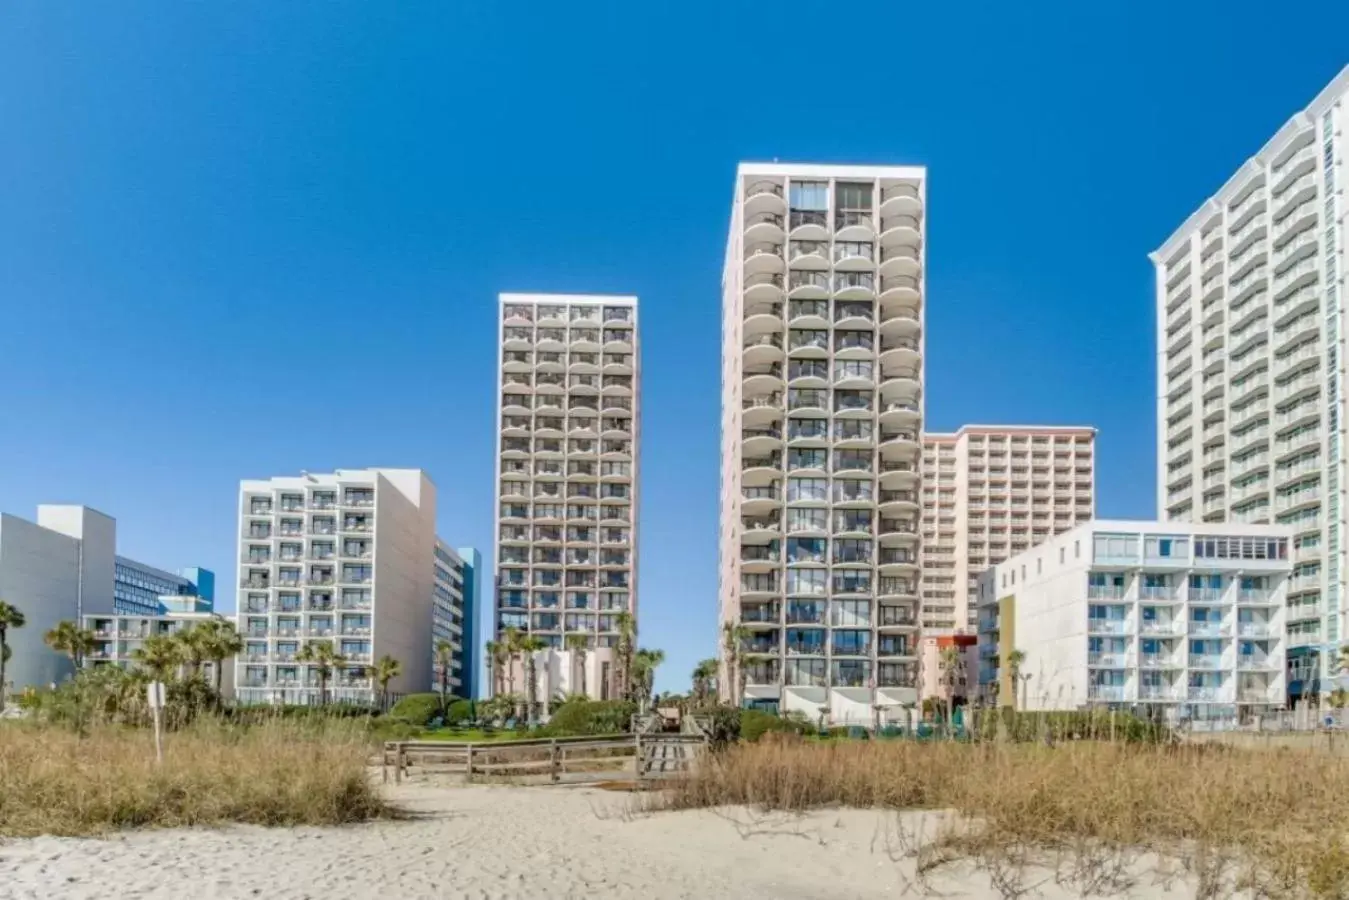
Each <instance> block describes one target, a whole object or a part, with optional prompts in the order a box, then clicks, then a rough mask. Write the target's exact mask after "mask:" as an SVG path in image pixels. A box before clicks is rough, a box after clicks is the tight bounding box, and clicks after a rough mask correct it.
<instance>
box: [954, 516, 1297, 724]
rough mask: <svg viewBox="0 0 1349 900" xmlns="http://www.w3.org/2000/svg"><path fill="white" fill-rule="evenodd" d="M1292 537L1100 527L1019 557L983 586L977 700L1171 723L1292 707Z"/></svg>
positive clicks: (1084, 528) (1214, 528)
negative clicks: (1154, 715) (1288, 661)
mask: <svg viewBox="0 0 1349 900" xmlns="http://www.w3.org/2000/svg"><path fill="white" fill-rule="evenodd" d="M1289 539H1290V532H1289V529H1287V528H1283V527H1279V526H1275V525H1234V524H1205V523H1197V524H1188V523H1177V522H1116V521H1099V520H1098V521H1091V522H1087V523H1084V524H1082V525H1079V526H1078V527H1076V528H1073V529H1071V530H1069V531H1066V532H1064V533H1063V534H1060V535H1056V536H1055V537H1052V538H1050V539H1049V540H1048V541H1046V542H1044V543H1043V544H1039V545H1037V546H1035V547H1033V548H1032V549H1030V550H1027V551H1025V552H1023V553H1019V554H1017V555H1015V556H1013V557H1011V558H1010V559H1008V560H1007V561H1005V562H1003V563H1001V564H999V565H996V566H994V567H993V568H991V569H989V570H988V571H987V572H985V573H984V574H983V575H981V576H980V578H979V607H978V608H979V659H980V665H979V678H978V683H979V686H980V689H981V692H980V696H981V697H982V699H984V700H985V701H987V702H996V703H998V704H1000V705H1003V706H1012V705H1015V706H1017V707H1019V708H1022V709H1028V710H1062V709H1079V708H1082V707H1084V706H1101V707H1109V708H1117V707H1118V708H1122V709H1132V708H1136V707H1137V706H1138V705H1143V706H1152V707H1155V708H1156V709H1157V711H1158V712H1159V713H1161V715H1162V716H1163V717H1164V718H1167V719H1172V720H1175V719H1181V718H1185V719H1232V718H1249V717H1252V716H1255V715H1259V714H1260V713H1264V712H1270V711H1272V710H1276V709H1282V708H1284V706H1285V703H1286V692H1285V672H1284V649H1285V638H1284V614H1285V600H1286V599H1287V592H1288V587H1289V584H1288V573H1289V571H1290V569H1291V565H1292V563H1291V560H1290V559H1289V555H1290V551H1289V546H1288V545H1289ZM1014 651H1017V652H1019V653H1020V654H1021V660H1020V664H1019V665H1016V663H1015V661H1014V660H1013V659H1012V658H1011V654H1012V653H1013V652H1014ZM1014 677H1015V681H1014V680H1013V679H1014Z"/></svg>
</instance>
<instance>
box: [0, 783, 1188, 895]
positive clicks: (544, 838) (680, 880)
mask: <svg viewBox="0 0 1349 900" xmlns="http://www.w3.org/2000/svg"><path fill="white" fill-rule="evenodd" d="M390 794H391V797H392V798H393V799H394V800H395V801H396V802H397V803H398V804H399V805H400V806H402V807H403V808H404V809H406V810H408V811H409V812H410V813H411V814H412V818H410V819H408V820H406V821H388V822H376V823H372V824H367V825H360V826H353V827H349V828H295V829H264V828H256V827H235V828H226V829H178V830H169V831H143V832H132V833H127V834H121V835H115V836H113V837H111V838H108V839H104V840H89V839H65V838H37V839H32V840H19V841H10V842H5V843H3V844H0V898H6V900H8V898H42V900H49V898H78V900H84V898H89V900H92V898H109V897H112V898H123V897H136V898H150V900H161V898H162V900H170V898H172V900H181V898H184V897H191V898H194V900H205V898H244V897H266V898H277V900H290V898H323V900H342V898H367V897H376V896H379V897H392V898H409V900H411V898H450V897H454V898H458V897H464V898H526V897H528V898H538V897H641V898H661V900H664V898H681V897H690V898H694V897H696V898H709V897H755V898H758V897H763V898H817V897H818V898H824V897H828V898H838V897H849V898H872V897H896V896H901V895H906V896H913V897H921V896H937V895H938V894H937V893H936V892H940V895H942V896H948V897H950V896H959V897H966V898H973V900H983V898H989V900H992V898H1000V897H1002V896H1004V894H1003V893H1002V892H1000V891H998V890H996V889H995V888H994V887H992V886H991V885H990V882H989V878H988V876H987V875H985V874H982V873H978V872H972V871H970V870H968V869H951V870H946V871H944V872H943V874H942V875H940V876H938V877H936V878H934V879H933V880H931V881H930V883H929V884H928V885H927V887H928V888H930V889H931V890H932V891H933V892H934V893H927V892H925V891H924V890H922V889H920V885H919V883H918V882H917V880H916V879H915V877H914V862H913V860H912V859H910V858H906V857H905V850H904V845H903V842H902V840H901V839H900V838H898V837H897V835H898V833H899V830H900V829H899V820H898V819H897V817H896V816H895V814H893V813H880V812H870V811H858V810H836V811H825V812H817V813H813V814H810V815H807V816H788V815H765V814H762V813H753V812H750V811H748V810H744V809H731V810H722V811H717V812H712V811H698V812H680V813H659V814H655V815H644V814H643V815H633V814H632V812H631V810H632V806H633V798H632V797H631V796H629V795H626V794H621V793H613V792H607V791H601V790H597V789H593V788H527V787H526V788H521V787H482V786H474V787H468V786H431V785H427V784H424V783H422V784H405V785H403V786H401V787H398V788H396V789H394V790H392V791H391V792H390ZM939 818H940V817H939V816H934V815H931V814H928V815H920V814H916V813H911V814H907V815H906V816H905V818H904V825H905V827H907V828H908V829H909V830H910V831H912V830H913V829H917V828H925V829H927V830H928V832H931V831H933V830H934V829H935V828H937V827H938V825H939ZM1026 883H1028V884H1039V885H1040V887H1039V888H1038V890H1037V891H1035V892H1033V893H1032V894H1030V895H1029V896H1041V897H1045V898H1048V900H1056V898H1070V897H1078V896H1081V894H1080V892H1078V891H1076V890H1070V889H1067V888H1064V887H1059V886H1057V885H1055V884H1054V883H1053V881H1052V879H1050V880H1049V881H1048V882H1046V876H1045V874H1044V873H1039V874H1036V873H1027V881H1026ZM1128 895H1129V896H1131V897H1154V896H1155V897H1170V898H1182V897H1187V896H1193V894H1192V892H1191V891H1189V890H1186V889H1185V885H1183V884H1173V885H1172V886H1171V890H1170V891H1169V892H1168V891H1166V890H1165V889H1164V888H1163V886H1161V885H1159V884H1156V883H1155V879H1154V878H1153V877H1152V876H1150V875H1149V876H1144V877H1143V878H1141V879H1140V880H1139V883H1138V884H1137V885H1135V887H1134V889H1133V890H1131V891H1130V892H1129V894H1128Z"/></svg>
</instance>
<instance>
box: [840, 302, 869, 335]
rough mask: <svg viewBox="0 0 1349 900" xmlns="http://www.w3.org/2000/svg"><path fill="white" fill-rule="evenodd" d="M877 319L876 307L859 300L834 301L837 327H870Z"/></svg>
mask: <svg viewBox="0 0 1349 900" xmlns="http://www.w3.org/2000/svg"><path fill="white" fill-rule="evenodd" d="M875 321H876V307H875V306H873V305H872V304H870V303H865V302H861V301H858V300H851V301H843V300H838V301H835V302H834V326H835V327H836V328H847V329H850V330H851V329H861V328H870V327H872V325H873V324H874V323H875Z"/></svg>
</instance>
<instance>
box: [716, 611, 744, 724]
mask: <svg viewBox="0 0 1349 900" xmlns="http://www.w3.org/2000/svg"><path fill="white" fill-rule="evenodd" d="M747 640H749V629H748V628H746V627H745V626H744V625H737V624H735V623H734V622H727V623H725V624H724V625H722V626H721V648H722V651H723V652H724V653H725V659H726V688H727V695H728V696H727V699H728V700H729V701H730V703H731V705H732V706H739V705H740V703H741V698H742V697H743V696H744V693H745V686H744V679H743V673H742V672H741V665H740V648H741V647H742V646H743V645H744V643H745V641H747Z"/></svg>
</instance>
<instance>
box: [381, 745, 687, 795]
mask: <svg viewBox="0 0 1349 900" xmlns="http://www.w3.org/2000/svg"><path fill="white" fill-rule="evenodd" d="M706 745H707V739H706V738H705V737H703V736H702V735H685V734H616V735H596V736H584V737H570V738H533V739H526V740H518V741H481V742H468V741H388V742H386V743H385V744H384V749H383V753H382V757H381V760H380V768H381V771H382V774H383V778H384V781H385V782H387V781H388V780H389V770H390V768H392V769H393V778H394V781H395V782H396V783H402V781H403V778H404V777H405V776H406V777H411V776H412V775H418V774H420V775H460V776H462V777H463V779H464V781H466V782H469V783H472V782H474V781H476V780H478V779H480V778H483V779H493V780H496V779H504V780H527V783H531V784H532V783H543V784H584V783H587V782H599V781H614V780H624V779H634V778H635V779H636V780H639V781H645V780H651V779H660V778H669V777H673V776H676V775H680V774H683V773H685V772H688V771H689V770H690V768H691V767H692V766H693V764H694V762H695V761H696V759H697V758H698V756H699V755H700V754H701V753H702V751H703V749H704V748H705V747H706Z"/></svg>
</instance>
